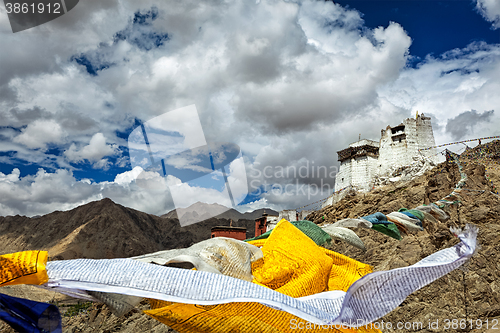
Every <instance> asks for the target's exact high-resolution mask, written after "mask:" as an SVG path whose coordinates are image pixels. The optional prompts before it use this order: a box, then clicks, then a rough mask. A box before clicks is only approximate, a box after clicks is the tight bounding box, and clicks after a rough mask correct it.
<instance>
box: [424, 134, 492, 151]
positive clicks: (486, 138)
mask: <svg viewBox="0 0 500 333" xmlns="http://www.w3.org/2000/svg"><path fill="white" fill-rule="evenodd" d="M498 138H500V135H497V136H488V137H485V138H478V139H469V140H463V141H457V142H450V143H444V144H442V145H437V146H432V147H427V148H421V149H419V150H418V151H421V150H429V149H432V148H439V147H444V146H450V145H455V144H457V143H463V142H471V141H479V140H488V139H498Z"/></svg>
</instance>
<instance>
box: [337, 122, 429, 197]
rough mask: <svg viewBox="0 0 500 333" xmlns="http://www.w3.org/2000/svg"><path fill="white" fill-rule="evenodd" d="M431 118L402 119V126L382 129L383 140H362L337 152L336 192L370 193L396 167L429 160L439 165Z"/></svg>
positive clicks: (381, 138) (381, 137)
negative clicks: (344, 190)
mask: <svg viewBox="0 0 500 333" xmlns="http://www.w3.org/2000/svg"><path fill="white" fill-rule="evenodd" d="M435 145H436V143H435V141H434V134H433V132H432V124H431V118H430V117H425V116H424V115H423V114H422V115H418V114H417V116H416V117H415V118H408V119H405V120H403V123H401V124H399V125H397V126H395V127H391V126H387V128H386V129H385V130H382V132H381V136H380V141H378V142H377V141H373V140H366V139H363V140H359V141H357V142H354V143H351V144H350V145H349V147H348V148H346V149H343V150H341V151H338V152H337V154H338V158H339V161H340V169H339V172H338V174H337V177H336V179H335V191H338V190H340V189H343V188H346V187H348V186H353V187H355V188H357V189H358V190H361V191H363V190H364V191H367V190H370V189H371V188H372V186H373V181H374V179H375V177H379V176H384V175H387V174H388V173H389V172H390V171H391V170H394V167H397V166H405V165H410V164H411V163H413V162H414V161H416V160H418V159H421V158H427V159H430V160H431V161H432V162H433V163H436V164H437V163H438V157H437V156H436V155H435V151H434V149H429V150H424V151H419V149H423V148H428V147H432V146H435Z"/></svg>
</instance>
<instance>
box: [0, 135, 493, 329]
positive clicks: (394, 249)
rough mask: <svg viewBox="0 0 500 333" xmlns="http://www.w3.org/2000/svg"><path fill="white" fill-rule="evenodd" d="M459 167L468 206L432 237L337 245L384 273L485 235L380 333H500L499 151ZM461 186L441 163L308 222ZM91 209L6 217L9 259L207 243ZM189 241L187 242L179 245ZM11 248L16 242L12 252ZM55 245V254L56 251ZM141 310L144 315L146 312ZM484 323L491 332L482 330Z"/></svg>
mask: <svg viewBox="0 0 500 333" xmlns="http://www.w3.org/2000/svg"><path fill="white" fill-rule="evenodd" d="M460 159H461V163H462V164H463V165H464V170H465V172H466V174H467V176H468V180H467V182H466V186H465V189H464V190H463V191H462V199H461V201H462V202H461V204H460V206H458V207H452V208H451V209H450V211H449V214H450V219H449V220H448V221H446V222H438V223H430V222H427V223H425V224H424V229H425V231H422V232H419V233H416V234H410V235H405V236H404V237H403V239H402V240H401V241H397V240H395V239H392V238H389V237H387V236H386V235H384V234H381V233H378V232H376V231H373V230H365V229H354V231H355V232H356V233H357V234H358V235H359V236H360V237H361V239H362V240H363V242H364V243H365V245H366V248H367V251H366V252H362V251H361V250H358V249H356V248H354V247H352V246H349V245H347V244H346V243H342V242H339V241H336V242H334V243H333V244H332V248H333V249H334V250H335V251H337V252H340V253H343V254H346V255H348V256H350V257H352V258H355V259H357V260H359V261H362V262H365V263H368V264H370V265H372V266H373V268H374V270H375V271H378V270H386V269H393V268H397V267H403V266H408V265H412V264H414V263H416V262H417V261H419V260H421V259H422V258H424V257H426V256H428V255H430V254H432V253H434V252H436V251H438V250H440V249H443V248H446V247H450V246H453V245H455V244H456V243H458V239H457V238H455V237H454V236H453V235H452V234H451V233H450V231H449V227H451V226H453V227H463V226H465V224H466V223H472V224H475V225H477V226H478V227H479V236H478V240H479V244H480V248H479V250H478V252H477V254H476V255H475V256H474V257H473V258H472V259H471V261H470V263H469V265H468V267H466V269H465V270H456V271H453V272H451V273H450V274H448V275H446V276H444V277H442V278H441V279H439V280H437V281H435V282H434V283H432V284H430V285H429V286H426V287H424V288H422V289H421V290H419V291H417V292H415V293H413V294H412V295H410V296H409V297H408V298H407V299H406V300H405V301H404V302H403V304H401V306H399V307H398V308H397V309H396V310H394V311H393V312H391V313H390V314H388V315H387V316H385V317H384V318H383V321H384V323H387V322H391V323H392V324H393V326H394V327H395V326H396V325H397V323H398V322H401V323H403V324H404V323H406V324H407V325H411V326H413V328H411V329H387V326H384V328H383V329H382V331H383V332H393V331H397V332H444V331H446V332H464V331H470V324H471V323H472V325H473V326H472V327H473V328H478V327H479V326H478V325H479V323H480V322H481V324H482V325H483V327H481V328H480V329H476V330H474V331H475V332H488V333H493V332H498V329H499V328H500V322H498V321H500V282H499V281H500V251H499V250H498V244H499V243H500V223H499V222H498V221H499V218H500V197H499V196H498V195H495V194H492V193H491V191H493V190H494V187H493V185H496V186H500V167H499V162H500V142H499V141H496V142H494V143H491V144H489V146H488V149H486V145H483V146H481V147H478V148H475V149H473V150H469V151H467V152H466V153H465V154H462V156H461V158H460ZM487 177H488V178H489V179H487ZM459 179H460V174H459V171H458V168H457V166H456V165H455V164H454V163H442V164H440V165H439V166H437V167H436V168H434V169H432V170H430V171H427V172H426V173H425V174H424V175H422V176H420V177H418V178H416V179H413V180H411V181H406V182H399V183H394V184H391V185H387V186H384V187H380V188H377V189H375V190H374V191H372V192H369V193H366V194H359V193H358V194H353V195H350V196H347V197H345V198H344V199H342V200H341V201H339V202H338V203H337V204H335V205H333V206H329V207H326V208H324V209H322V210H320V211H317V212H315V213H313V214H311V215H309V216H308V219H310V220H312V221H314V222H316V223H318V224H321V223H333V222H335V221H336V220H339V219H342V218H347V217H358V216H364V215H368V214H371V213H374V212H377V211H380V212H383V213H390V212H391V211H396V210H398V209H399V208H402V207H406V208H413V207H416V206H418V205H421V204H423V203H430V202H434V201H436V200H438V199H441V198H442V197H444V196H446V195H447V194H449V193H450V192H451V191H452V189H453V188H454V186H455V184H456V183H457V182H458V181H459ZM89 205H90V206H88V207H86V206H82V207H86V208H85V209H82V210H80V208H82V207H79V208H77V209H75V210H73V211H70V212H66V213H70V214H67V215H64V213H62V212H55V213H52V214H49V215H46V216H44V217H41V218H39V219H41V220H40V221H38V219H33V221H32V222H33V223H31V222H29V223H27V222H26V221H31V220H27V218H23V217H7V218H0V241H2V242H1V243H0V244H4V245H2V246H3V247H2V253H6V252H9V251H13V250H16V251H17V250H21V249H26V248H44V249H49V251H50V250H51V249H52V251H53V252H52V255H56V256H61V257H65V258H70V257H71V258H73V257H77V256H87V257H103V256H97V255H96V253H97V252H96V250H95V249H99V251H101V252H99V253H110V254H117V253H119V254H120V256H129V255H136V254H140V253H145V252H151V251H157V249H159V248H161V247H166V246H170V247H173V244H175V246H178V247H181V246H189V245H190V244H191V243H193V242H197V241H199V240H201V239H202V236H203V237H205V238H206V232H207V228H208V227H207V226H205V225H204V224H203V223H199V224H195V225H193V226H190V227H187V228H191V229H187V228H184V229H181V228H178V227H176V226H175V223H174V222H172V221H170V220H168V219H161V218H159V217H155V216H152V215H148V214H145V213H141V212H138V211H134V210H131V209H128V208H125V207H122V206H119V205H116V204H114V203H112V202H110V200H106V199H105V200H102V201H100V202H97V203H92V204H89ZM132 217H133V218H132ZM323 217H324V219H323ZM56 221H57V223H56ZM42 222H44V223H42ZM240 222H241V221H240ZM6 223H8V225H7V226H6ZM204 223H205V222H204ZM214 223H219V222H218V221H217V222H214ZM58 225H61V226H60V227H57V226H58ZM235 225H237V224H235ZM78 228H80V230H77V229H78ZM11 230H12V231H11ZM187 230H190V231H189V232H188V231H187ZM99 233H102V235H99ZM252 233H253V229H252ZM183 238H184V239H185V240H183V241H182V242H181V239H183ZM64 239H66V240H71V241H68V242H67V244H74V245H73V246H70V245H67V246H66V247H65V246H63V245H61V244H66V243H62V240H64ZM146 240H147V241H148V242H149V243H147V242H146ZM7 241H12V242H14V243H13V244H7V243H6V242H7ZM44 242H46V243H44ZM97 242H101V243H102V244H98V243H97ZM140 242H145V243H144V244H139V243H140ZM106 243H108V244H106ZM5 244H7V245H5ZM76 244H83V245H76ZM112 244H114V245H112ZM134 244H138V245H134ZM58 245H59V246H60V247H59V248H57V249H58V250H54V249H55V247H56V246H58ZM134 248H135V250H129V249H134ZM102 251H104V252H102ZM106 251H109V252H106ZM4 288H9V289H4V291H6V292H8V293H11V294H13V295H18V296H21V297H29V298H32V299H33V297H36V299H37V300H43V301H50V300H56V301H57V302H58V304H66V305H70V306H74V300H73V303H71V301H72V300H68V299H64V297H63V296H61V295H60V294H55V293H53V294H50V295H49V294H42V292H41V291H38V290H37V291H33V290H34V289H35V288H34V287H31V288H32V289H29V290H28V289H26V288H30V287H27V286H13V287H4ZM16 288H17V289H16ZM22 292H24V293H25V294H22ZM20 293H21V294H20ZM141 306H142V307H143V308H146V307H147V305H146V304H143V305H141ZM60 309H61V310H62V311H66V309H67V307H63V306H61V307H60ZM454 319H457V320H458V321H457V323H458V322H460V320H462V319H467V325H468V327H467V328H466V329H460V328H458V329H453V328H452V327H450V328H449V329H447V327H446V326H445V325H446V324H447V322H446V320H450V322H449V324H450V326H451V325H452V324H453V322H451V321H452V320H454ZM470 320H472V322H471V321H470ZM487 320H488V325H489V330H487V329H485V326H486V321H487ZM494 320H497V325H496V328H497V329H492V324H494V323H495V321H494ZM436 321H438V322H437V328H433V329H430V328H429V323H432V324H433V327H436ZM379 322H381V321H380V320H379ZM419 323H421V324H419ZM63 324H64V331H65V332H171V331H170V330H169V329H168V327H166V326H165V325H163V324H160V323H158V322H156V321H154V320H153V319H150V318H149V317H148V316H146V315H144V314H141V313H140V312H138V311H137V312H133V313H130V314H128V315H127V316H126V317H125V318H116V317H114V316H113V315H112V314H111V313H110V311H109V309H107V308H106V307H105V306H103V305H93V306H92V307H90V308H88V311H86V312H84V313H82V314H81V315H72V316H69V317H65V318H64V321H63ZM385 325H387V324H385ZM419 325H421V328H420V326H419ZM2 329H5V331H6V332H11V331H9V330H8V329H7V328H5V326H2V324H1V323H0V330H2Z"/></svg>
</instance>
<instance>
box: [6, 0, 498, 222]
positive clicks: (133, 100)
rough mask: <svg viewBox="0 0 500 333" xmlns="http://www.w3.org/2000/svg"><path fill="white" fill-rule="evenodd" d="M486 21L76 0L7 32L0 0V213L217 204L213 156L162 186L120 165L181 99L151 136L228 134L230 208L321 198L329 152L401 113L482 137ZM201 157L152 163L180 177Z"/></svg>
mask: <svg viewBox="0 0 500 333" xmlns="http://www.w3.org/2000/svg"><path fill="white" fill-rule="evenodd" d="M499 28H500V3H499V2H498V1H496V0H470V1H469V0H463V1H462V0H459V1H431V0H422V1H421V0H412V1H396V0H393V1H357V0H355V1H347V0H341V1H338V2H336V3H333V2H324V1H312V0H304V1H269V2H268V1H265V0H261V1H257V2H256V1H239V2H215V3H204V2H200V1H194V0H193V1H189V0H187V1H183V2H182V3H179V2H169V1H163V2H157V1H150V0H148V1H141V2H140V3H138V2H136V1H132V0H119V1H114V2H101V1H97V0H95V1H94V0H92V1H85V2H80V3H79V4H78V5H77V6H76V7H75V8H74V9H72V10H71V11H70V12H68V13H67V14H66V15H64V16H62V17H59V18H58V19H56V20H54V21H51V22H49V23H46V24H44V25H41V26H38V27H35V28H32V29H29V30H25V31H22V32H18V33H15V34H13V33H12V31H11V30H10V25H9V22H8V17H7V15H6V12H5V8H4V7H3V4H0V42H1V45H2V46H3V47H2V50H1V51H0V215H12V214H22V215H28V216H33V215H38V214H45V213H48V212H51V211H53V210H65V209H71V208H73V207H76V206H78V205H81V204H84V203H87V202H89V201H93V200H98V199H101V198H103V197H109V198H111V199H113V200H114V201H115V202H118V203H120V204H123V205H125V206H129V207H132V208H136V209H139V210H142V211H145V212H149V213H153V214H163V213H165V212H167V211H169V210H171V209H173V208H174V207H175V206H186V205H189V204H190V203H192V201H193V200H200V201H205V202H210V203H213V202H218V203H222V204H228V201H227V200H228V193H227V191H226V192H224V191H222V189H223V188H225V186H226V184H227V183H226V181H225V180H224V179H225V178H224V174H223V173H222V171H221V170H222V169H220V170H218V171H216V172H214V173H213V174H210V173H208V174H209V175H208V176H206V177H204V178H203V179H199V180H197V181H196V180H192V181H191V182H190V183H186V184H180V185H179V181H180V179H179V178H177V177H174V176H171V177H170V178H168V179H167V178H165V177H163V176H162V175H161V173H162V172H161V169H158V170H156V171H158V172H156V171H155V169H151V168H149V169H148V167H150V166H149V165H147V163H146V164H140V163H138V162H137V161H135V162H134V160H133V159H132V160H131V154H130V152H129V143H130V140H129V136H130V135H131V134H132V133H133V131H134V129H137V128H139V127H140V125H141V124H147V123H148V121H151V120H152V119H159V118H158V117H160V116H161V115H164V114H166V113H168V112H171V111H174V110H178V109H180V108H184V107H187V106H190V105H194V106H195V107H196V110H197V111H196V114H197V117H194V116H191V117H190V118H189V119H191V120H189V121H186V120H185V119H184V120H182V119H181V120H179V119H177V118H175V119H174V118H172V119H171V120H170V121H169V122H167V123H170V124H176V125H175V126H174V127H172V128H173V129H172V131H171V132H169V133H170V134H168V135H167V136H165V135H159V136H157V137H154V138H153V139H151V140H152V143H155V142H158V144H157V147H160V148H159V150H158V154H160V155H161V154H165V155H169V152H168V149H166V148H165V147H169V148H172V147H174V146H175V145H176V144H181V143H179V142H178V140H179V138H182V140H185V141H183V142H184V143H185V144H186V145H187V146H186V147H188V148H187V149H191V148H196V149H202V148H200V147H208V146H209V145H211V144H214V143H216V142H219V143H230V144H233V145H235V147H238V148H239V149H240V151H241V155H238V156H236V155H234V156H233V155H231V154H230V153H229V152H230V151H229V150H228V151H225V152H224V153H227V156H226V157H227V159H226V160H225V162H224V163H223V164H224V165H225V175H226V177H228V178H227V182H229V183H230V184H231V186H230V187H231V188H232V189H233V192H234V193H232V195H234V196H235V197H238V200H237V201H241V200H243V201H242V205H240V206H239V209H240V210H242V211H245V210H251V209H256V208H261V207H272V208H274V209H277V210H279V209H286V208H295V207H300V206H302V205H304V204H305V203H308V202H314V201H317V200H319V199H321V198H323V197H325V196H327V195H328V194H329V193H331V192H332V191H333V185H334V177H333V175H334V174H335V170H336V169H335V168H337V167H338V162H337V156H336V151H338V150H341V149H343V148H345V147H346V146H347V145H348V144H349V143H351V142H353V141H355V140H357V138H358V135H359V134H360V133H361V134H362V137H364V138H370V139H374V140H378V138H379V136H380V129H382V128H385V127H386V126H387V125H396V124H398V123H400V122H401V120H402V119H404V118H407V117H411V116H414V114H415V112H416V110H419V111H420V112H423V113H425V114H427V115H430V116H431V117H432V121H433V126H434V135H435V139H436V142H437V143H445V142H451V141H456V140H462V139H469V138H476V137H480V136H492V135H499V133H498V128H500V126H499V125H500V118H499V117H500V116H499V111H498V105H500V97H498V91H499V90H500V29H499ZM172 114H173V113H171V115H172ZM181 118H182V117H181ZM194 118H197V119H198V120H196V121H195V122H194V123H193V122H192V119H194ZM167 123H165V124H163V125H162V126H167V125H166V124H167ZM188 125H189V126H188ZM138 126H139V127H138ZM172 126H173V125H172ZM183 126H184V127H185V129H184V130H181V128H183ZM167 127H168V126H167ZM189 129H191V132H190V131H189ZM193 129H196V130H193ZM183 131H184V132H183ZM141 133H142V130H141ZM152 133H153V132H152ZM175 133H177V134H175ZM179 133H180V134H179ZM182 133H184V134H182ZM187 133H191V134H189V135H188V134H187ZM194 133H197V135H198V136H196V135H195V136H194V137H196V138H198V139H197V140H198V141H196V142H197V143H196V144H192V143H189V140H191V139H189V138H190V137H193V135H194ZM200 133H201V134H200ZM200 135H201V136H200ZM202 137H203V138H202ZM176 140H177V141H176ZM175 142H177V143H175ZM200 142H201V143H200ZM144 147H145V146H144ZM164 148H165V149H164ZM162 149H164V150H162ZM233 151H234V150H233ZM144 152H145V153H146V150H145V151H144ZM193 152H194V151H193ZM197 153H199V151H197ZM201 156H205V157H207V156H208V155H203V154H201V155H196V154H194V153H193V154H191V155H190V156H184V155H175V154H174V156H173V157H170V159H168V158H167V159H165V160H164V161H168V163H171V165H170V167H171V168H174V169H175V168H177V169H178V170H180V171H179V172H180V174H178V175H181V174H182V173H184V174H185V176H187V175H188V174H192V173H193V170H194V169H196V168H198V169H197V170H198V171H200V170H201V169H199V168H200V167H201V164H203V163H204V162H203V161H204V160H203V158H202V157H201ZM221 156H222V155H221ZM228 156H229V157H228ZM165 157H167V156H165ZM206 161H208V160H205V162H206ZM156 162H157V160H156ZM200 163H201V164H200ZM158 165H159V164H158ZM167 167H168V165H167ZM321 167H322V168H325V169H327V170H328V176H318V172H317V171H318V168H321ZM242 170H243V171H242ZM300 170H302V171H303V172H302V173H301V174H298V171H300ZM208 171H211V170H208ZM206 173H207V170H204V171H203V172H202V174H206ZM138 177H139V179H138ZM179 177H180V178H182V177H181V176H179ZM169 184H170V185H169ZM171 184H177V185H175V186H176V187H175V191H176V192H175V193H176V194H175V196H176V199H175V200H174V198H173V196H172V193H171V191H173V190H171V189H170V188H169V186H173V185H171ZM233 187H234V188H233ZM247 192H250V195H248V196H246V197H245V196H244V194H245V193H247ZM174 201H175V202H174Z"/></svg>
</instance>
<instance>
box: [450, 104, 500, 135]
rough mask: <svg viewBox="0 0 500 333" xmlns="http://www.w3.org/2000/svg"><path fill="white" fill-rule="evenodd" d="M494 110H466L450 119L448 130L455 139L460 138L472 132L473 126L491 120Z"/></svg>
mask: <svg viewBox="0 0 500 333" xmlns="http://www.w3.org/2000/svg"><path fill="white" fill-rule="evenodd" d="M493 113H494V110H491V111H485V112H483V113H477V111H476V110H471V111H465V112H462V113H461V114H459V115H458V116H456V117H455V118H451V119H448V122H447V124H446V132H449V133H450V134H451V136H452V137H453V139H455V140H458V139H460V138H462V137H464V136H465V135H466V134H468V133H470V132H472V128H473V127H474V126H476V125H477V124H479V123H485V122H488V121H490V120H491V117H492V116H493Z"/></svg>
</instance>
